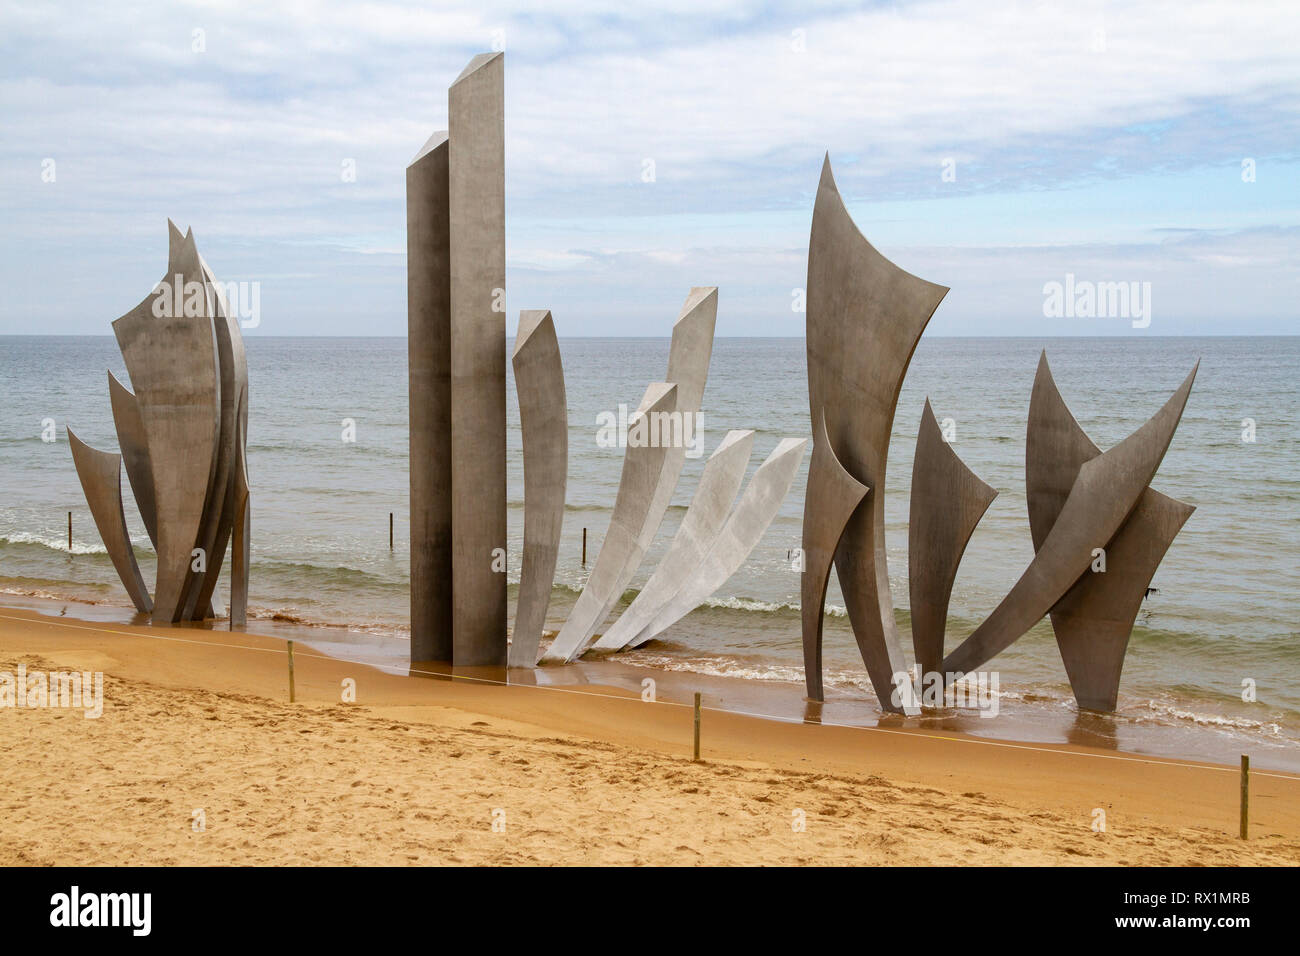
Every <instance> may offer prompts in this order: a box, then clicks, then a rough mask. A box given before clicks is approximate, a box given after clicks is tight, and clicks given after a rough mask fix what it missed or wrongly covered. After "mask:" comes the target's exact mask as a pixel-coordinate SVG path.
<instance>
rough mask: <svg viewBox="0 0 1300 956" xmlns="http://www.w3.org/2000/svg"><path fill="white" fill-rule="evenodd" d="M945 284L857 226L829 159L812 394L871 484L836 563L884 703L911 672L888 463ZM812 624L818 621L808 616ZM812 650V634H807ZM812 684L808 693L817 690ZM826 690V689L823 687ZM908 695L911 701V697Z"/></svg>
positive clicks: (811, 507)
mask: <svg viewBox="0 0 1300 956" xmlns="http://www.w3.org/2000/svg"><path fill="white" fill-rule="evenodd" d="M947 292H948V290H947V288H945V287H944V286H941V285H935V284H934V283H932V282H927V281H925V280H924V279H920V278H918V277H916V276H914V275H911V274H910V273H908V272H904V271H903V270H902V269H900V268H899V267H898V266H896V265H894V264H893V263H892V262H890V261H889V260H888V259H886V258H885V257H884V256H882V255H881V254H880V253H879V252H877V251H876V249H875V248H874V247H873V246H872V245H871V243H869V242H868V241H867V240H866V238H864V237H863V235H862V233H861V232H859V231H858V228H857V226H855V225H854V223H853V220H852V218H851V217H850V216H849V213H848V210H847V209H846V208H845V207H844V202H843V200H842V199H841V198H840V194H839V192H838V190H837V189H836V188H835V180H834V178H833V176H832V174H831V165H830V157H829V156H828V157H827V158H826V161H825V163H824V164H823V166H822V175H821V182H820V183H819V184H818V187H817V200H816V204H815V206H814V209H813V220H812V232H811V236H810V238H809V243H808V288H807V316H806V319H807V341H808V397H809V405H810V412H811V417H812V419H813V420H814V421H815V420H816V418H817V416H818V414H821V413H824V415H825V422H826V434H827V436H828V437H829V439H830V445H831V447H833V448H834V451H835V454H836V456H837V457H838V459H839V461H840V463H841V464H842V465H843V468H844V470H845V471H846V472H847V473H848V474H849V475H850V476H852V477H853V478H854V480H856V481H857V482H858V483H859V484H862V485H865V486H866V487H867V488H868V489H869V490H868V491H867V494H866V498H865V499H864V500H863V502H862V504H861V505H860V506H859V507H858V508H857V510H855V511H854V512H853V514H852V516H851V517H850V518H849V520H848V523H847V524H846V526H845V528H844V534H843V536H842V538H841V540H840V543H839V546H838V549H837V551H836V554H835V569H836V572H837V574H838V575H839V581H840V589H841V590H842V591H843V592H844V600H845V603H846V605H847V607H848V612H849V620H850V622H851V623H852V625H853V633H854V637H855V638H856V639H857V643H858V649H859V651H860V652H861V654H862V659H863V662H864V663H865V664H866V666H867V672H868V674H869V675H870V677H871V683H872V686H873V687H874V688H875V691H876V696H877V697H878V698H879V700H880V705H881V707H883V708H885V709H886V710H890V711H898V710H900V709H901V708H900V705H899V704H897V703H895V701H894V700H893V697H894V687H895V679H896V676H897V675H901V674H903V673H905V672H906V671H907V664H906V660H905V658H904V656H903V651H902V646H901V644H900V641H899V637H898V628H897V625H896V623H895V620H894V607H893V601H892V599H891V597H890V593H889V568H888V563H887V560H886V552H885V501H884V491H885V468H886V462H887V458H888V454H889V437H890V432H891V430H892V428H893V423H894V411H895V408H896V406H897V404H898V393H899V390H900V388H901V387H902V383H903V376H904V374H905V373H906V371H907V366H908V364H909V363H910V361H911V357H912V352H913V350H914V349H915V348H916V343H917V341H918V340H919V339H920V337H921V332H922V331H923V330H924V329H925V327H926V325H927V324H928V323H929V321H930V317H931V316H932V315H933V314H934V310H935V309H936V308H938V306H939V303H940V301H941V300H942V299H943V297H944V295H945V294H947ZM839 505H840V502H835V501H827V500H826V499H824V498H820V497H814V496H811V495H810V496H808V498H807V499H806V501H805V504H804V522H805V523H806V524H812V525H814V526H816V527H817V528H818V534H819V535H821V534H824V533H825V528H827V527H830V526H831V525H833V524H834V522H827V521H824V520H823V518H822V516H821V515H820V514H819V512H820V510H821V509H823V508H828V507H829V508H834V507H838V506H839ZM804 620H805V622H806V623H805V626H811V625H813V624H815V622H816V621H818V620H820V618H819V617H818V616H817V615H806V616H805V618H804ZM804 641H805V647H808V646H810V644H815V642H816V638H815V635H812V634H809V633H808V632H807V631H805V634H804ZM814 689H815V688H814V686H813V684H812V683H811V682H810V684H809V696H814V695H813V691H814ZM817 689H819V688H817ZM904 699H906V698H904Z"/></svg>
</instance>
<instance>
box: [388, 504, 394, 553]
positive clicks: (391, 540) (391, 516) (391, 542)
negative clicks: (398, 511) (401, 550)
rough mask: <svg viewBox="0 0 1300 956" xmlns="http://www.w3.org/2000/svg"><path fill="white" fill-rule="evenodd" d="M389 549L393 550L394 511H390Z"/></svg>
mask: <svg viewBox="0 0 1300 956" xmlns="http://www.w3.org/2000/svg"><path fill="white" fill-rule="evenodd" d="M388 550H389V551H392V550H393V513H392V512H391V511H390V512H388Z"/></svg>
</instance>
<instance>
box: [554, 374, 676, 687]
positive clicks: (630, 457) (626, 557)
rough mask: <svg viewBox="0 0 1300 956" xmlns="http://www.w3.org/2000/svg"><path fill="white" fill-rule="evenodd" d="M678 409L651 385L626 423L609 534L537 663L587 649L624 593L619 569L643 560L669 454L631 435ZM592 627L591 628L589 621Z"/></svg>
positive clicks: (664, 390)
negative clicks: (645, 533) (643, 424)
mask: <svg viewBox="0 0 1300 956" xmlns="http://www.w3.org/2000/svg"><path fill="white" fill-rule="evenodd" d="M676 407H677V386H676V385H675V384H673V383H671V382H654V383H652V384H651V385H650V387H649V388H647V389H646V393H645V397H644V398H642V399H641V404H640V405H639V406H638V407H637V410H636V412H635V414H633V415H632V417H631V419H630V420H629V423H628V424H629V428H628V431H629V441H628V447H627V452H626V453H625V454H624V456H623V475H622V478H621V479H620V481H619V485H618V494H617V496H616V497H615V498H614V511H613V514H612V515H611V516H610V520H609V530H608V531H606V532H605V540H604V541H603V542H601V545H600V553H599V554H597V555H596V563H595V564H594V565H592V568H591V575H590V576H589V577H588V578H587V584H586V586H585V587H583V589H582V593H581V594H579V595H578V600H577V601H576V602H575V603H574V605H573V609H572V610H571V611H570V612H569V617H568V619H567V620H566V621H565V622H564V626H563V627H561V628H560V633H559V634H557V635H556V636H555V640H554V641H553V642H552V643H551V646H550V647H548V648H547V649H546V653H545V654H543V655H542V663H544V664H549V663H568V662H569V661H571V660H573V659H574V658H575V657H577V656H578V655H579V654H580V653H582V651H583V650H585V649H586V647H587V644H588V642H589V641H590V640H591V637H592V632H593V630H594V629H595V627H596V626H597V624H598V623H599V622H600V621H603V620H604V619H605V615H606V614H607V613H608V609H609V608H611V607H613V606H614V605H615V604H616V603H618V599H619V598H620V597H622V594H623V592H622V591H620V590H618V589H619V588H620V587H622V586H623V584H624V581H623V569H624V568H625V567H626V566H627V565H628V564H629V563H630V562H635V563H638V564H639V563H640V561H641V557H642V556H643V555H644V553H645V551H644V545H643V544H642V543H641V540H642V539H641V535H642V530H643V529H644V527H645V524H646V520H647V515H648V513H649V511H650V509H651V507H652V505H653V501H654V493H655V488H656V487H658V483H659V481H660V478H661V476H662V475H663V466H664V459H665V458H666V457H667V454H668V452H669V450H670V449H668V448H667V447H665V446H663V445H662V444H635V445H634V444H633V443H632V441H631V437H630V433H631V432H632V430H633V429H634V428H636V427H638V422H641V421H645V422H650V421H654V420H655V419H654V417H653V416H659V415H665V414H668V413H671V412H672V411H674V410H675V409H676ZM593 620H594V621H597V624H593V623H592V621H593Z"/></svg>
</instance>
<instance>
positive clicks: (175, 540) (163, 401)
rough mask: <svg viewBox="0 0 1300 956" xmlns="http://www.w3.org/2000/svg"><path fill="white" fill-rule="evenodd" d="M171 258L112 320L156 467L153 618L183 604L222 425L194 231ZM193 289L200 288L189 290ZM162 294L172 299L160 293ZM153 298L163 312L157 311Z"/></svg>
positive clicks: (171, 615)
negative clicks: (164, 271)
mask: <svg viewBox="0 0 1300 956" xmlns="http://www.w3.org/2000/svg"><path fill="white" fill-rule="evenodd" d="M173 258H174V260H175V264H174V266H173V268H172V269H171V270H169V271H170V274H169V275H168V276H167V277H165V278H164V280H163V282H162V283H161V284H160V286H159V287H158V288H156V289H155V290H154V292H151V293H150V294H149V295H148V296H146V297H145V299H144V301H143V302H141V303H140V304H139V305H138V306H136V307H135V308H134V309H132V310H131V311H130V312H128V313H126V314H125V315H124V316H122V317H121V318H119V319H117V320H116V321H115V322H114V323H113V333H114V335H116V337H117V343H118V346H119V348H121V350H122V357H123V359H124V360H125V361H126V368H127V372H128V373H129V374H130V376H131V384H132V385H133V386H134V387H135V394H136V401H137V402H138V404H139V407H140V418H141V421H142V422H143V424H144V432H145V435H146V437H147V445H148V448H149V458H150V461H151V463H152V470H153V485H154V495H155V501H156V504H157V515H158V519H157V520H158V582H157V586H156V588H155V591H154V605H153V620H154V623H172V622H174V621H177V620H179V619H180V617H181V614H182V613H183V611H184V602H185V598H186V596H187V593H186V590H187V584H188V582H189V580H190V579H191V572H190V560H191V552H192V551H193V549H194V547H195V546H196V544H197V542H198V541H199V533H200V530H201V526H202V523H203V506H204V500H205V497H206V496H205V495H203V494H196V493H195V489H196V488H203V489H206V488H208V487H209V486H210V480H211V477H212V471H213V466H214V458H215V456H216V448H217V438H218V435H219V434H220V430H221V408H220V400H221V395H220V380H219V378H218V374H219V373H218V369H217V346H216V338H215V334H214V332H213V323H212V308H211V303H210V302H209V296H208V295H207V294H206V292H205V291H203V290H206V288H207V285H206V282H205V277H204V273H203V266H202V263H201V262H200V261H199V256H198V250H197V249H195V247H194V241H193V237H192V236H187V237H186V238H185V239H184V240H183V241H182V243H181V244H180V249H179V250H178V251H176V252H175V255H174V257H173ZM178 275H179V276H180V277H181V283H182V288H180V289H178V288H176V285H177V283H176V276H178ZM190 290H198V294H194V295H190V294H187V293H188V292H189V291H190ZM163 299H170V302H168V301H159V300H163ZM155 302H157V304H158V306H159V311H160V312H161V313H162V314H155V312H154V305H155ZM178 306H179V308H178ZM187 307H188V308H187ZM186 311H191V312H197V313H198V314H190V315H186V314H184V313H185V312H186ZM177 312H179V313H180V314H177Z"/></svg>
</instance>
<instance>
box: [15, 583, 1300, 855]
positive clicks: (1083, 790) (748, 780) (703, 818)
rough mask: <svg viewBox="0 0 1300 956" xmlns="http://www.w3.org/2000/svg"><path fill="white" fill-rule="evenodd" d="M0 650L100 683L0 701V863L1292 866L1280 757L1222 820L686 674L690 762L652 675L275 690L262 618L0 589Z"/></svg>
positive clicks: (1225, 769)
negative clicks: (85, 602) (1241, 822)
mask: <svg viewBox="0 0 1300 956" xmlns="http://www.w3.org/2000/svg"><path fill="white" fill-rule="evenodd" d="M20 664H24V665H25V666H26V668H27V670H28V671H29V672H32V671H35V670H46V671H53V670H69V669H73V668H75V669H79V670H87V671H102V672H103V673H104V702H103V715H102V716H101V717H99V718H98V719H87V718H86V717H85V716H84V715H83V713H82V712H81V711H80V710H76V709H68V708H59V709H56V708H50V709H27V708H13V709H10V708H3V709H0V752H2V753H3V757H4V764H5V767H6V785H7V786H6V790H5V795H4V797H3V798H0V799H3V806H4V819H5V822H6V826H5V827H4V828H3V830H2V831H0V862H3V863H7V864H53V863H62V864H79V863H80V864H169V863H182V864H183V863H191V864H241V863H242V864H288V863H321V864H331V863H397V864H401V863H424V864H429V863H460V864H534V863H536V864H584V863H660V864H694V863H719V864H755V863H763V864H780V863H824V864H831V863H841V864H909V863H910V864H936V865H949V864H953V863H961V864H998V863H1012V864H1016V863H1036V864H1051V863H1067V864H1126V865H1127V864H1155V865H1163V864H1219V865H1234V864H1250V865H1255V864H1287V865H1295V864H1297V863H1300V776H1297V775H1293V774H1287V773H1281V772H1274V771H1267V772H1262V773H1256V774H1255V775H1254V776H1253V778H1252V792H1251V800H1252V802H1251V808H1252V827H1251V839H1250V840H1248V841H1245V842H1243V841H1241V840H1239V839H1237V838H1236V830H1237V819H1238V803H1237V800H1238V786H1239V778H1238V772H1237V768H1236V767H1229V766H1222V765H1215V764H1210V763H1201V762H1190V761H1176V760H1166V759H1161V758H1151V757H1136V756H1131V755H1127V754H1124V753H1120V752H1117V751H1115V750H1107V749H1102V748H1095V747H1089V746H1081V745H1071V744H1053V745H1042V744H1033V743H1013V742H1005V741H991V740H988V739H980V738H976V737H973V736H970V735H968V734H964V733H961V732H958V731H955V730H932V729H930V730H927V729H908V728H903V727H889V726H882V727H876V728H863V727H847V726H832V725H827V724H819V723H817V722H816V719H815V718H816V717H817V714H816V713H815V712H811V711H810V712H808V713H805V714H804V715H803V716H804V718H805V719H804V720H798V719H795V720H771V719H761V718H757V717H752V716H746V715H743V714H738V713H734V712H728V711H724V710H719V709H715V708H716V707H718V706H719V705H727V704H728V702H727V701H726V700H724V699H723V697H724V695H725V691H716V690H711V689H710V688H709V687H707V686H706V687H705V688H703V690H704V705H705V712H704V715H703V731H702V756H703V760H702V762H701V763H693V762H692V761H691V746H692V722H693V715H692V711H691V708H690V706H689V705H688V704H687V703H686V699H687V687H686V686H685V684H684V683H683V682H681V681H677V680H674V679H673V677H671V676H666V675H655V676H656V680H657V687H656V691H657V700H656V701H654V702H646V701H643V700H642V699H641V697H640V695H639V694H638V693H637V692H636V688H637V687H639V682H636V683H633V684H632V689H629V688H628V687H626V686H602V685H600V684H595V683H586V684H575V683H573V682H574V681H578V680H582V679H584V676H583V675H584V674H586V675H587V676H586V678H585V679H588V680H589V679H590V672H589V671H584V670H583V669H582V668H577V669H573V668H556V669H543V670H541V671H538V672H535V673H536V676H533V672H529V673H528V674H523V675H514V676H515V678H516V679H524V680H538V679H540V680H542V681H556V682H557V683H554V684H551V685H546V684H543V685H534V684H528V683H522V684H515V685H512V686H500V685H499V684H497V683H494V682H492V681H493V680H494V679H495V678H496V677H497V676H499V675H486V676H487V680H486V681H483V682H480V681H479V680H474V679H460V678H463V677H470V678H473V677H476V676H483V675H473V674H471V675H458V679H456V680H446V679H439V678H434V677H427V676H408V675H404V674H394V673H387V672H384V671H382V670H379V669H376V668H374V667H370V666H367V665H364V664H358V663H349V662H345V661H339V660H335V659H332V658H330V657H327V656H325V655H323V654H321V653H319V652H318V651H315V650H312V649H310V648H307V647H304V646H302V645H299V646H298V647H297V648H296V653H295V686H296V697H297V702H296V703H294V704H290V703H289V702H288V668H287V655H286V653H285V645H284V641H283V640H278V639H276V638H272V637H263V636H257V635H247V634H238V633H234V634H232V633H229V632H223V631H213V630H203V629H197V628H173V629H167V630H162V629H152V628H148V627H138V626H133V625H127V624H120V623H103V622H86V621H79V620H75V619H71V618H50V617H44V616H42V615H39V614H37V613H34V612H33V611H31V610H19V609H8V610H3V611H0V670H7V671H9V672H15V671H16V670H17V668H18V666H19V665H20ZM633 680H634V676H629V677H628V678H627V682H631V681H633ZM347 681H352V682H355V692H356V701H355V703H350V702H344V701H343V700H342V694H343V689H344V687H345V685H346V682H347ZM695 683H696V684H698V682H695ZM733 683H734V682H733ZM697 689H698V688H697ZM1099 810H1100V811H1104V813H1105V824H1106V829H1105V832H1095V831H1094V829H1093V827H1094V823H1095V821H1096V820H1098V814H1097V811H1099ZM195 811H201V818H202V821H203V828H202V829H201V830H197V829H195V823H194V821H195V820H196V819H198V818H197V817H196V814H195ZM798 824H802V828H800V827H799V826H798Z"/></svg>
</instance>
